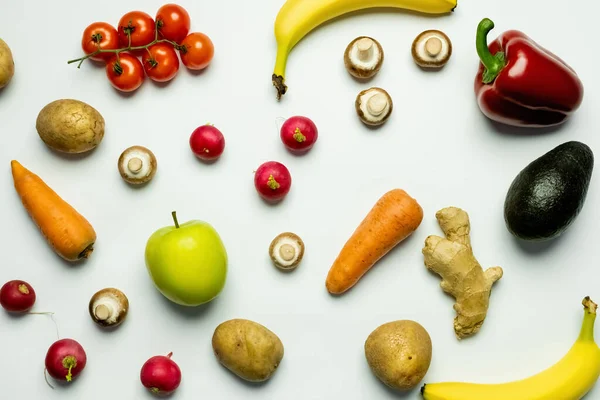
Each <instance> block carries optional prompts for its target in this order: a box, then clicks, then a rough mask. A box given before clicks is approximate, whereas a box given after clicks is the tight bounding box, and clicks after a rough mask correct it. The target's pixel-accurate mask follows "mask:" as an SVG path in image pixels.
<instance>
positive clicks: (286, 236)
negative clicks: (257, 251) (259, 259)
mask: <svg viewBox="0 0 600 400" xmlns="http://www.w3.org/2000/svg"><path fill="white" fill-rule="evenodd" d="M286 244H287V245H292V246H294V248H295V249H296V248H297V250H296V252H295V254H294V257H293V258H292V260H293V261H292V260H290V261H292V262H291V263H290V264H289V265H283V264H281V263H280V262H279V260H278V259H277V256H276V254H277V253H276V252H277V251H279V250H280V249H281V247H282V246H284V245H286ZM269 256H270V257H271V261H273V264H274V265H275V266H276V267H277V268H279V269H281V270H283V271H290V270H293V269H296V267H297V266H298V265H299V264H300V262H301V261H302V257H304V242H303V241H302V239H301V238H300V236H298V235H296V234H295V233H292V232H283V233H280V234H279V235H277V236H276V237H275V238H274V239H273V240H272V241H271V245H270V246H269Z"/></svg>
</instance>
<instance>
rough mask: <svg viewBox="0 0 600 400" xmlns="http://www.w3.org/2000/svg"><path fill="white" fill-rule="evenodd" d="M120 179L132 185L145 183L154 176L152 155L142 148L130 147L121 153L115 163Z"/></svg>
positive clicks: (155, 163)
mask: <svg viewBox="0 0 600 400" xmlns="http://www.w3.org/2000/svg"><path fill="white" fill-rule="evenodd" d="M117 166H118V168H119V173H120V174H121V178H123V180H124V181H125V182H128V183H131V184H133V185H139V184H142V183H146V182H148V181H150V180H152V178H154V175H155V174H156V168H157V162H156V157H155V156H154V153H152V152H151V151H150V150H149V149H147V148H146V147H143V146H131V147H129V148H127V149H125V150H124V151H123V153H121V156H120V157H119V161H118V163H117Z"/></svg>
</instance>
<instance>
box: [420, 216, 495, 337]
mask: <svg viewBox="0 0 600 400" xmlns="http://www.w3.org/2000/svg"><path fill="white" fill-rule="evenodd" d="M435 217H436V219H437V221H438V223H439V225H440V228H442V231H443V232H444V235H445V236H446V238H441V237H439V236H434V235H430V236H428V237H427V239H425V247H424V248H423V250H422V252H423V256H424V258H425V266H426V267H427V269H428V270H430V271H432V272H434V273H436V274H438V275H439V276H441V277H442V283H441V285H440V286H441V288H442V290H443V291H444V292H446V293H448V294H449V295H451V296H452V297H454V298H455V299H456V303H455V304H454V310H456V318H455V319H454V333H455V334H456V337H457V338H458V339H459V340H460V339H464V338H466V337H469V336H472V335H474V334H476V333H477V332H479V330H480V329H481V326H482V325H483V322H484V320H485V317H486V314H487V311H488V307H489V300H490V295H491V293H492V286H493V284H494V283H495V282H496V281H497V280H499V279H500V278H502V275H503V271H502V268H500V267H492V268H489V269H488V270H486V271H484V270H483V269H482V268H481V265H480V264H479V262H478V261H477V259H476V258H475V256H474V255H473V249H472V248H471V239H470V236H469V235H470V230H471V225H470V222H469V215H468V214H467V213H466V212H465V211H463V210H461V209H460V208H457V207H447V208H444V209H442V210H440V211H438V212H437V213H436V214H435Z"/></svg>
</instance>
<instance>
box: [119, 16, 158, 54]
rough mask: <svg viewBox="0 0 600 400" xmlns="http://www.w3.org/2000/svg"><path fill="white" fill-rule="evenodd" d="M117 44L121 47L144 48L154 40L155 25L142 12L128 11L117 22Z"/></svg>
mask: <svg viewBox="0 0 600 400" xmlns="http://www.w3.org/2000/svg"><path fill="white" fill-rule="evenodd" d="M118 32H119V43H120V44H121V46H122V47H128V46H132V47H138V46H145V45H147V44H148V43H150V42H152V41H153V40H154V37H155V35H156V24H155V22H154V20H153V19H152V17H151V16H150V15H148V14H147V13H145V12H143V11H130V12H128V13H126V14H125V15H123V16H122V17H121V19H120V20H119V28H118Z"/></svg>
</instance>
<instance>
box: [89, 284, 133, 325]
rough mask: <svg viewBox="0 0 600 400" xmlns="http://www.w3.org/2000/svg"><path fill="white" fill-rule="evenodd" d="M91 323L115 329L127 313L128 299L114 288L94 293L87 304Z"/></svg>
mask: <svg viewBox="0 0 600 400" xmlns="http://www.w3.org/2000/svg"><path fill="white" fill-rule="evenodd" d="M88 311H89V313H90V317H92V321H94V322H95V323H96V324H97V325H98V326H100V327H102V328H116V327H117V326H119V325H121V324H122V323H123V322H124V321H125V318H127V314H128V313H129V299H128V298H127V296H125V293H123V292H122V291H120V290H119V289H115V288H106V289H102V290H99V291H97V292H96V293H94V295H93V296H92V298H91V299H90V302H89V304H88Z"/></svg>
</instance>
